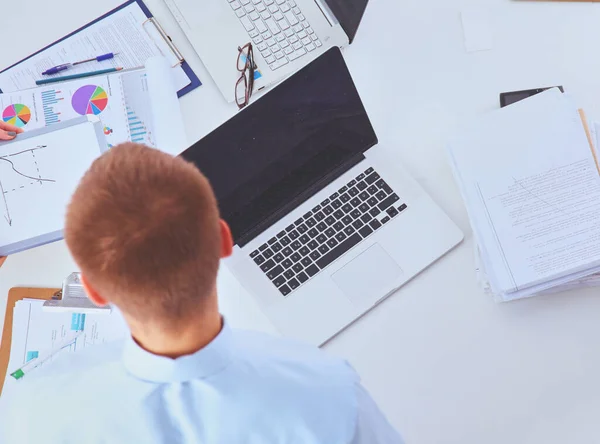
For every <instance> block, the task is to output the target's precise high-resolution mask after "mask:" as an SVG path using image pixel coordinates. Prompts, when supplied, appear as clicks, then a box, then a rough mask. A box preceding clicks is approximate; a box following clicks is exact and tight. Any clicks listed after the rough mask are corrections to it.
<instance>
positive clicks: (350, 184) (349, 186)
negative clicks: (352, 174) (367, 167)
mask: <svg viewBox="0 0 600 444" xmlns="http://www.w3.org/2000/svg"><path fill="white" fill-rule="evenodd" d="M354 185H356V180H354V179H352V180H351V181H350V182H348V188H351V187H353V186H354Z"/></svg>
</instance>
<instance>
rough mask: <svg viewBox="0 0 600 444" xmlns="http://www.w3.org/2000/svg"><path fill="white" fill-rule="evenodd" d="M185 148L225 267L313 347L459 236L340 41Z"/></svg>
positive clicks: (280, 323) (286, 330)
mask: <svg viewBox="0 0 600 444" xmlns="http://www.w3.org/2000/svg"><path fill="white" fill-rule="evenodd" d="M390 149H393V147H391V148H390ZM182 156H183V157H184V158H185V159H187V160H189V161H191V162H193V163H195V164H196V165H197V166H198V167H199V169H200V170H201V171H202V172H203V173H204V174H205V175H206V176H207V177H208V178H209V180H210V182H211V184H212V186H213V187H214V190H215V193H216V195H217V198H218V201H219V207H220V211H221V216H222V218H223V219H224V220H226V221H227V222H228V223H229V225H230V227H231V230H232V233H233V237H234V240H235V243H236V245H235V248H234V254H233V256H232V257H231V258H229V259H227V260H226V261H225V263H226V265H227V266H228V267H229V268H230V269H231V271H232V272H233V274H234V275H235V276H236V277H237V278H238V279H239V281H240V282H241V283H242V285H243V286H244V287H245V288H246V289H247V290H248V291H249V292H250V293H251V294H252V295H253V296H254V297H255V298H256V300H257V301H258V303H259V305H260V306H261V307H262V310H263V311H264V313H265V314H266V315H267V316H268V317H269V319H270V320H271V321H272V323H273V324H274V325H275V326H276V327H277V328H278V329H279V331H280V332H281V333H282V334H284V335H287V336H290V337H294V338H298V339H301V340H304V341H308V342H311V343H314V344H316V345H320V344H323V343H324V342H325V341H327V340H328V339H330V338H331V337H332V336H334V335H335V334H336V333H338V332H339V331H341V330H342V329H344V327H346V326H347V325H349V324H350V323H351V322H352V321H354V320H355V319H357V318H358V317H359V316H361V315H362V314H364V313H365V312H367V311H368V310H369V309H371V308H372V307H374V306H375V305H377V304H378V303H379V302H381V301H382V300H383V299H385V298H386V297H387V296H389V295H390V294H392V293H393V292H394V291H395V290H397V289H398V288H399V287H401V286H402V285H403V284H405V283H406V282H407V281H409V280H410V279H411V278H413V277H414V276H415V275H417V274H418V273H419V272H421V271H422V270H423V269H425V268H426V267H427V266H428V265H430V264H431V263H432V262H434V261H435V260H436V259H438V258H439V257H441V256H442V255H444V253H446V252H447V251H449V250H450V249H451V248H453V247H454V246H455V245H457V244H458V243H459V242H460V241H461V240H462V238H463V235H462V233H461V231H460V230H459V229H458V228H457V227H456V226H455V225H454V223H452V221H450V219H449V218H448V217H447V216H446V214H444V212H443V211H442V210H441V209H440V208H439V207H438V206H437V205H436V204H435V203H434V202H433V201H432V200H431V198H430V197H429V196H428V195H427V194H426V193H425V191H424V190H423V189H422V188H421V187H420V186H419V185H418V184H417V183H416V182H415V181H414V180H413V179H412V178H411V177H409V176H408V175H407V174H406V173H405V172H403V171H402V170H401V169H399V168H398V167H397V166H396V165H395V164H394V162H393V161H390V159H388V158H387V157H386V153H385V150H384V149H383V147H381V146H379V145H377V137H376V135H375V132H374V131H373V127H372V126H371V123H370V121H369V117H368V116H367V113H366V111H365V109H364V107H363V104H362V102H361V99H360V97H359V95H358V92H357V90H356V88H355V86H354V83H353V81H352V78H351V76H350V73H349V72H348V69H347V67H346V64H345V62H344V60H343V58H342V54H341V52H340V50H339V49H338V48H332V49H330V50H329V51H327V52H326V53H325V54H323V55H322V56H321V57H319V58H318V59H316V60H315V61H313V62H312V63H311V64H309V65H308V66H306V67H305V68H303V69H302V70H300V71H299V72H298V73H296V74H295V75H293V76H291V77H290V78H288V79H287V80H285V81H284V82H282V83H281V84H280V85H278V86H277V87H275V88H274V89H273V90H272V91H270V92H268V93H267V94H266V95H265V96H264V97H262V98H260V99H259V100H257V101H256V102H255V103H253V104H252V105H250V106H248V107H247V109H245V110H243V111H242V112H240V113H239V114H237V115H236V116H235V117H233V118H232V119H231V120H229V121H227V122H226V123H225V124H223V125H222V126H221V127H219V128H217V129H216V130H215V131H213V132H212V133H210V134H209V135H207V136H206V137H205V138H203V139H202V140H200V141H199V142H197V143H196V144H194V145H193V146H192V147H191V148H189V149H188V150H186V151H185V152H184V153H183V154H182Z"/></svg>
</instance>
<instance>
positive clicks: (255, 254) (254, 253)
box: [250, 250, 259, 257]
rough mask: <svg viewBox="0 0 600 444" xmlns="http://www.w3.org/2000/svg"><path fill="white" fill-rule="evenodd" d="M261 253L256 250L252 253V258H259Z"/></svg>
mask: <svg viewBox="0 0 600 444" xmlns="http://www.w3.org/2000/svg"><path fill="white" fill-rule="evenodd" d="M258 253H259V251H258V250H254V251H253V252H252V253H250V257H256V256H258Z"/></svg>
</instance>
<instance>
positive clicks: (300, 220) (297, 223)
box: [294, 218, 304, 226]
mask: <svg viewBox="0 0 600 444" xmlns="http://www.w3.org/2000/svg"><path fill="white" fill-rule="evenodd" d="M302 222H304V219H302V218H299V219H298V220H296V222H294V224H295V225H296V226H298V225H300V224H301V223H302Z"/></svg>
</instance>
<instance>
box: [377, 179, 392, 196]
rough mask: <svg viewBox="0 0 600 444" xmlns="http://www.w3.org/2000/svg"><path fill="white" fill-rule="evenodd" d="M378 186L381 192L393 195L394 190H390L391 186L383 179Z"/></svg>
mask: <svg viewBox="0 0 600 444" xmlns="http://www.w3.org/2000/svg"><path fill="white" fill-rule="evenodd" d="M377 186H378V187H379V188H380V189H381V190H383V191H385V192H386V193H387V194H391V193H392V189H391V188H390V186H389V185H388V184H387V183H386V182H385V180H383V179H381V180H380V181H378V182H377Z"/></svg>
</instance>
